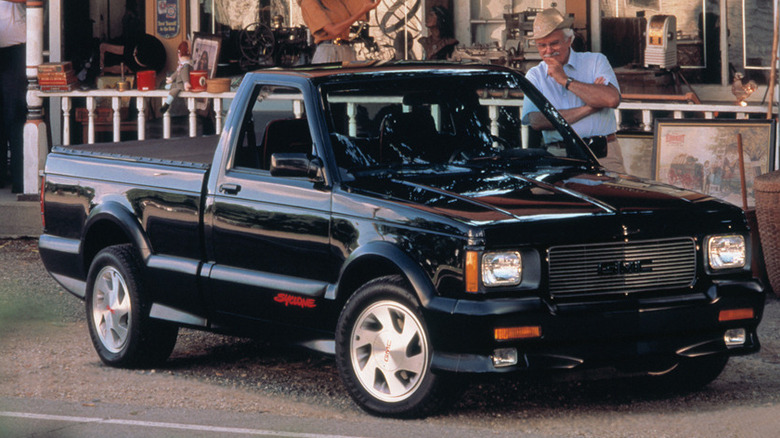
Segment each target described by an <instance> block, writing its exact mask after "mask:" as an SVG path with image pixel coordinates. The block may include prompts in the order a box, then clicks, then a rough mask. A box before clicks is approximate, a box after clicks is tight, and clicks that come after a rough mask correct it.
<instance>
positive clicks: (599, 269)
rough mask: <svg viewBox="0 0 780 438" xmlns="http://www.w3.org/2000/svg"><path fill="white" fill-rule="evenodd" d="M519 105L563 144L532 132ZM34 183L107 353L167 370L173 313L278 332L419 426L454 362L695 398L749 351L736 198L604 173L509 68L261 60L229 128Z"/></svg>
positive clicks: (368, 403)
mask: <svg viewBox="0 0 780 438" xmlns="http://www.w3.org/2000/svg"><path fill="white" fill-rule="evenodd" d="M523 99H532V100H533V101H534V102H535V104H536V106H537V107H538V108H541V109H542V111H543V112H544V114H546V115H547V117H548V118H549V119H550V121H551V122H552V123H553V125H554V126H555V127H556V129H557V130H558V131H559V132H560V133H561V135H562V136H563V139H564V141H563V142H560V143H557V144H555V145H544V144H540V143H539V142H538V141H537V142H534V141H532V139H533V138H535V137H534V136H532V135H527V134H525V135H524V134H523V131H524V130H523V129H522V126H521V124H520V121H519V111H518V108H519V107H520V106H521V104H522V102H523ZM526 132H527V131H526ZM41 196H42V200H41V202H42V210H43V219H44V234H43V235H42V236H41V238H40V254H41V258H42V259H43V262H44V264H45V266H46V269H47V270H48V271H49V272H50V273H51V275H52V276H53V277H54V278H55V279H56V280H57V281H58V282H59V283H60V284H62V285H63V286H64V287H65V288H66V289H67V290H68V291H70V292H71V293H73V294H74V295H76V296H78V297H79V298H81V299H83V300H84V301H85V303H86V313H87V319H88V326H89V331H90V334H91V337H92V341H93V344H94V346H95V349H96V350H97V353H98V355H99V356H100V359H101V360H102V361H103V362H105V363H106V364H108V365H111V366H119V367H144V366H151V365H153V364H155V363H159V362H160V361H164V360H166V359H167V357H168V356H169V355H170V353H171V351H172V349H173V347H174V344H175V342H176V337H177V333H178V328H179V327H181V326H186V327H194V328H200V329H203V330H211V331H216V332H227V333H239V334H242V335H251V336H265V337H271V338H273V339H277V338H278V339H282V338H284V339H285V340H291V341H295V342H300V343H303V344H305V345H308V346H310V347H312V348H317V349H319V350H321V351H327V352H330V353H333V354H335V360H336V364H337V367H338V369H339V372H340V374H341V376H342V379H343V381H344V384H345V386H346V388H347V389H348V391H349V393H350V394H351V395H352V397H353V398H354V400H355V401H356V402H357V404H358V405H360V406H361V407H362V408H363V409H365V410H367V411H369V412H371V413H374V414H378V415H393V416H410V415H423V414H425V413H427V412H430V409H432V408H433V407H436V406H437V405H439V402H441V401H444V400H445V399H447V398H448V394H449V393H448V389H450V388H451V387H452V385H453V379H452V377H453V376H454V375H456V374H457V373H506V372H529V371H534V370H580V369H589V368H606V367H608V368H610V369H617V370H620V371H625V372H628V373H639V374H643V375H646V376H647V378H650V379H655V382H657V384H658V385H666V386H670V387H679V388H683V387H684V388H689V389H693V388H697V387H700V386H703V385H706V384H707V383H709V382H710V381H712V380H713V379H715V378H716V377H717V376H718V375H719V374H720V372H721V371H722V370H723V368H724V366H725V365H726V363H727V361H728V358H729V357H730V356H733V355H741V354H748V353H754V352H756V351H758V350H759V348H760V345H759V340H758V338H757V335H756V327H757V326H758V324H759V321H760V319H761V316H762V313H763V303H764V290H763V287H762V285H761V283H760V282H759V281H758V280H756V279H755V278H754V277H753V275H752V273H751V270H750V264H751V260H750V254H751V251H750V247H749V244H750V239H749V229H748V226H747V223H746V220H745V215H744V213H743V211H742V210H741V209H739V208H737V207H735V206H732V205H730V204H727V203H724V202H721V201H718V200H716V199H713V198H711V197H708V196H705V195H702V194H699V193H695V192H691V191H688V190H684V189H680V188H676V187H672V186H669V185H664V184H659V183H656V182H653V181H647V180H643V179H639V178H635V177H631V176H628V175H620V174H613V173H609V172H607V171H605V170H604V169H603V168H602V167H601V166H600V165H599V162H598V159H597V158H596V157H595V156H594V155H593V153H592V152H591V151H590V150H589V149H588V148H587V146H586V145H585V144H584V143H583V141H582V140H581V139H580V138H579V137H578V136H577V135H576V134H575V133H574V132H573V131H572V130H571V129H570V127H569V126H568V125H567V124H566V123H565V121H564V120H563V118H562V117H561V116H560V115H559V114H558V113H557V112H555V110H554V109H553V108H552V107H551V106H550V105H549V104H548V103H547V101H546V100H545V98H544V97H543V96H542V95H541V94H540V93H539V92H538V91H537V90H536V89H535V88H534V87H533V86H531V85H530V84H529V83H528V82H527V81H526V80H525V78H524V77H523V76H522V75H521V74H518V73H517V72H514V71H512V70H509V69H505V68H501V67H496V66H475V65H472V66H468V65H462V66H450V65H442V64H431V65H420V64H402V65H388V66H379V67H376V66H375V67H368V68H360V69H359V68H354V69H350V68H340V69H328V68H322V69H300V70H286V71H282V70H278V71H277V70H268V71H263V72H256V73H250V74H247V75H246V77H245V78H244V79H243V81H242V84H241V86H240V88H239V89H238V90H237V93H236V96H235V99H234V100H233V102H232V105H231V107H230V111H229V113H228V115H227V118H226V128H225V130H224V132H223V133H222V135H221V136H219V137H202V138H195V139H189V138H187V139H178V140H167V141H163V140H156V141H155V140H147V141H141V142H126V143H115V144H101V145H83V146H74V147H56V148H54V150H53V151H52V153H51V154H49V156H48V159H47V161H46V169H45V171H44V174H43V183H42V192H41Z"/></svg>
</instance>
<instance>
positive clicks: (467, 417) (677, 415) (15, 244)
mask: <svg viewBox="0 0 780 438" xmlns="http://www.w3.org/2000/svg"><path fill="white" fill-rule="evenodd" d="M0 266H2V271H1V272H0V397H24V398H38V399H46V400H66V401H76V402H80V403H82V404H84V405H85V406H90V405H97V404H99V403H114V404H126V405H139V406H150V407H155V406H156V407H182V406H187V407H190V408H203V409H207V408H208V409H221V410H230V411H235V412H269V413H276V414H285V415H302V416H306V417H312V418H343V419H350V420H357V419H360V418H365V417H366V414H364V413H363V412H362V411H360V410H359V409H358V408H357V407H356V406H355V405H354V404H353V403H352V401H351V400H350V399H349V397H348V395H347V394H346V392H345V390H344V388H343V387H342V385H341V382H340V380H339V377H338V374H337V372H336V367H335V364H334V362H333V361H332V360H331V359H330V358H328V357H323V356H320V355H318V354H316V353H313V352H309V351H305V350H298V349H295V348H292V347H286V346H280V345H274V344H272V343H269V342H266V341H257V340H251V339H243V338H234V337H228V336H220V335H214V334H207V333H202V332H197V331H192V330H182V331H181V333H180V335H179V340H178V343H177V346H176V349H175V351H174V353H173V355H172V357H171V359H170V360H169V361H168V362H167V363H166V365H165V366H164V367H163V368H160V369H156V370H121V369H113V368H109V367H106V366H104V365H102V363H101V362H100V361H99V359H98V357H97V355H96V354H95V352H94V351H93V349H92V345H91V343H90V340H89V335H88V332H87V328H86V325H85V322H84V309H83V304H82V302H81V301H79V300H77V299H76V298H74V297H72V296H71V295H70V294H68V293H67V292H65V291H64V290H63V289H62V288H60V287H59V286H58V285H57V284H56V283H55V282H54V281H53V280H52V279H51V278H50V277H49V276H48V274H46V273H45V271H44V269H43V267H42V265H41V263H40V260H39V258H38V253H37V242H36V241H34V240H0ZM779 325H780V301H779V300H778V299H777V298H776V297H774V296H769V297H768V299H767V309H766V312H765V315H764V320H763V322H762V323H761V326H760V327H759V336H760V339H761V342H762V350H761V352H760V353H759V354H755V355H751V356H746V357H738V358H734V359H732V360H731V361H730V362H729V365H728V366H727V368H726V370H725V371H724V373H723V374H722V375H721V377H720V378H719V379H718V380H716V381H715V382H713V383H712V384H710V385H709V386H708V387H707V388H705V389H704V390H702V391H700V392H697V393H692V394H685V395H668V394H667V395H663V394H651V393H648V392H647V391H645V390H643V389H642V388H640V387H638V386H637V385H636V382H635V381H632V380H629V379H614V378H604V376H603V375H595V374H594V375H588V376H577V379H572V378H569V376H557V377H555V378H550V376H546V377H544V378H534V377H523V378H517V377H515V378H509V377H493V378H486V379H481V380H470V381H464V384H465V386H466V389H465V391H464V393H463V395H462V397H461V398H460V399H459V401H457V402H455V405H454V406H453V407H452V408H451V409H450V410H449V411H448V413H445V414H441V415H439V416H435V417H431V418H429V419H426V420H422V421H425V422H426V423H428V424H430V423H433V424H437V423H440V424H453V422H454V423H456V424H463V425H464V426H470V427H485V428H489V429H490V430H492V431H495V432H497V433H498V432H508V431H513V432H514V433H517V434H522V433H529V434H535V435H541V436H599V437H609V436H615V437H617V436H620V437H626V436H654V437H656V436H688V437H691V436H739V437H743V436H768V435H765V434H764V433H765V432H766V433H770V434H771V435H775V434H776V431H777V430H780V330H778V329H779V327H778V326H779ZM583 377H585V378H584V379H583ZM0 410H2V406H0ZM771 431H774V433H771Z"/></svg>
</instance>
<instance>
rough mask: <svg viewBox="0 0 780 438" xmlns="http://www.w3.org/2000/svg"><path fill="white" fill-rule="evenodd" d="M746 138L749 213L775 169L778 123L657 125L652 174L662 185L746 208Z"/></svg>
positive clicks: (679, 122) (697, 121) (683, 121)
mask: <svg viewBox="0 0 780 438" xmlns="http://www.w3.org/2000/svg"><path fill="white" fill-rule="evenodd" d="M740 135H741V138H742V149H743V159H744V168H745V188H746V190H745V191H746V194H747V196H746V198H747V205H748V207H751V206H755V198H754V196H753V181H754V180H755V177H757V176H758V175H761V174H764V173H767V172H770V171H772V170H774V169H773V167H774V162H775V158H774V144H775V135H776V133H775V120H773V119H742V120H718V119H657V120H656V121H655V130H654V141H653V161H652V164H653V169H652V174H653V176H654V179H655V180H657V181H661V182H665V183H668V184H671V185H675V186H678V187H683V188H686V189H690V190H694V191H697V192H700V193H704V194H707V195H710V196H713V197H715V198H718V199H722V200H724V201H727V202H730V203H732V204H735V205H738V206H740V207H742V206H743V202H742V182H741V176H740V174H741V172H740V164H739V154H738V153H737V151H738V143H739V140H738V138H739V136H740Z"/></svg>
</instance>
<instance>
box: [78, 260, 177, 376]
mask: <svg viewBox="0 0 780 438" xmlns="http://www.w3.org/2000/svg"><path fill="white" fill-rule="evenodd" d="M150 306H151V302H150V301H149V297H148V292H147V291H146V290H145V288H144V286H143V281H142V276H141V269H140V263H139V262H138V258H137V256H136V255H135V251H134V250H133V247H132V246H131V245H116V246H110V247H108V248H106V249H104V250H102V251H100V252H99V253H98V255H97V256H96V257H95V259H94V260H93V262H92V265H91V266H90V269H89V275H88V277H87V295H86V310H87V325H88V326H89V335H90V337H91V338H92V344H93V346H94V347H95V351H96V352H97V353H98V356H99V357H100V360H102V361H103V363H105V364H106V365H110V366H114V367H126V368H133V367H146V366H153V365H156V364H159V363H160V362H163V361H165V360H166V359H167V358H168V356H170V354H171V352H172V351H173V347H174V346H175V345H176V337H177V335H178V331H179V328H178V327H177V326H176V325H174V324H171V323H168V322H165V321H159V320H155V319H151V318H149V310H150Z"/></svg>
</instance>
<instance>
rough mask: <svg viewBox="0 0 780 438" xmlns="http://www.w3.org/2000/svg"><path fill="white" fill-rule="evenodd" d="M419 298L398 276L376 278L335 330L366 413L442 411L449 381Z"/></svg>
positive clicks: (344, 370) (349, 381)
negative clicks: (436, 361) (440, 371)
mask: <svg viewBox="0 0 780 438" xmlns="http://www.w3.org/2000/svg"><path fill="white" fill-rule="evenodd" d="M432 355H433V350H432V347H431V341H430V337H429V336H428V330H427V328H426V325H425V321H424V319H423V316H422V313H421V312H420V308H419V305H418V304H417V299H416V297H415V296H414V295H413V294H412V293H411V292H410V291H409V287H408V286H407V285H406V283H405V282H404V281H403V280H402V279H401V277H399V276H391V277H381V278H379V279H376V280H373V281H371V282H369V283H367V284H365V285H363V286H362V287H361V288H360V289H358V291H357V292H355V294H354V295H353V296H352V297H350V299H349V300H347V302H346V304H345V305H344V309H343V310H342V312H341V315H340V317H339V321H338V324H337V327H336V365H337V367H338V370H339V374H340V375H341V379H342V380H343V381H344V385H345V386H346V388H347V391H348V392H349V394H350V396H351V397H352V399H353V400H355V402H356V403H357V404H358V405H359V406H360V407H361V408H362V409H364V410H365V411H367V412H369V413H372V414H375V415H380V416H394V417H416V416H423V415H426V414H429V413H431V412H432V411H433V410H434V409H436V408H437V407H439V405H440V404H441V403H440V402H441V399H442V398H443V396H444V389H445V387H446V385H445V384H444V380H443V379H444V377H443V376H438V375H435V374H433V373H432V372H431V357H432Z"/></svg>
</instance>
